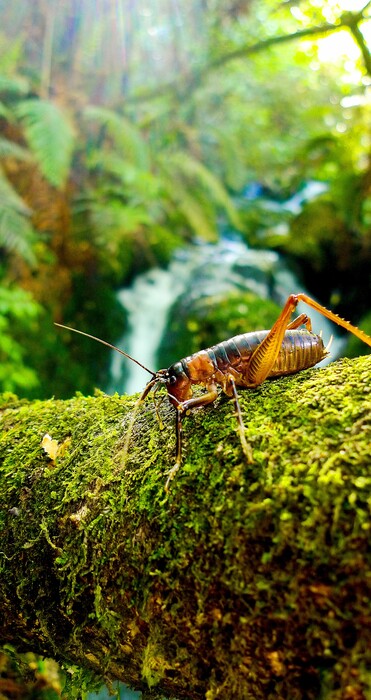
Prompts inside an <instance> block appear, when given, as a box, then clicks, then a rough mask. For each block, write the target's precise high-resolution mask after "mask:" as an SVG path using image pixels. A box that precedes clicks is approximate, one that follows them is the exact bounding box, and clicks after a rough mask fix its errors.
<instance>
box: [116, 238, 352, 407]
mask: <svg viewBox="0 0 371 700" xmlns="http://www.w3.org/2000/svg"><path fill="white" fill-rule="evenodd" d="M233 289H238V290H245V291H247V290H248V291H252V292H254V293H255V294H257V295H258V296H260V297H262V298H263V299H267V298H271V299H274V300H275V301H276V302H277V303H278V304H280V305H281V306H282V305H283V304H284V302H285V301H286V299H287V297H288V296H289V294H291V293H293V292H294V293H295V292H302V291H305V290H304V289H303V288H302V285H300V284H299V283H298V280H297V279H296V278H295V276H294V275H293V274H292V273H291V272H290V271H289V270H288V269H287V267H286V266H285V264H284V262H283V260H282V258H281V257H280V256H279V255H278V254H277V253H275V252H272V251H267V250H251V249H249V248H248V247H247V246H246V244H245V243H244V242H243V241H241V240H240V239H239V238H237V237H235V236H233V237H222V238H221V240H220V241H219V242H218V243H215V244H210V243H199V244H197V245H192V246H189V247H188V248H185V249H182V250H179V251H178V252H177V253H176V254H175V255H174V258H173V260H172V261H171V263H170V264H169V266H168V268H167V269H166V270H163V269H160V268H155V269H152V270H150V271H148V272H146V273H144V274H142V275H139V276H138V277H137V278H136V280H135V281H134V283H133V285H132V286H131V287H130V288H125V289H122V290H121V291H120V292H119V293H118V297H119V300H120V301H121V303H122V304H123V306H124V307H125V309H126V311H127V312H128V325H129V332H128V333H126V334H125V335H124V336H123V337H122V338H121V339H120V340H119V343H118V344H119V347H122V348H123V349H125V351H126V352H128V353H129V354H130V355H132V357H135V358H137V359H138V360H139V361H140V362H142V363H143V364H144V365H146V366H147V367H148V368H149V369H151V370H156V369H159V367H157V366H156V361H157V348H158V346H159V344H160V341H161V339H162V337H163V334H164V332H165V330H166V324H167V319H168V315H169V311H170V309H171V307H172V305H173V304H174V302H175V301H176V300H177V299H178V298H179V297H180V296H181V295H183V294H185V293H187V294H188V295H189V298H190V300H194V299H197V298H200V297H203V296H213V295H218V294H223V292H229V291H231V290H233ZM301 311H306V312H307V313H308V308H307V307H303V308H300V306H299V307H298V312H299V313H300V312H301ZM309 314H310V317H311V319H312V322H313V329H314V331H316V332H319V330H321V329H322V330H323V333H324V338H325V339H328V338H330V336H331V335H332V336H334V342H333V344H332V348H331V355H332V359H333V358H334V357H336V356H337V354H338V353H339V352H340V349H341V346H342V340H341V339H340V338H339V337H338V336H337V335H336V330H335V329H334V326H333V324H332V323H330V322H329V321H327V319H325V318H324V317H323V316H322V315H321V314H319V313H317V312H315V311H312V310H310V311H309ZM176 359H180V358H176V357H174V361H175V360H176ZM327 361H329V360H327ZM324 362H326V360H324ZM148 379H149V376H148V375H147V374H146V372H144V370H142V369H141V368H140V367H138V366H137V365H135V364H134V363H131V362H130V361H127V360H125V359H123V358H122V356H121V355H119V354H118V353H114V355H113V358H112V365H111V383H110V387H109V390H110V391H118V392H119V393H124V392H126V393H128V394H131V393H134V392H136V391H141V390H142V389H143V387H144V386H145V384H146V382H147V381H148Z"/></svg>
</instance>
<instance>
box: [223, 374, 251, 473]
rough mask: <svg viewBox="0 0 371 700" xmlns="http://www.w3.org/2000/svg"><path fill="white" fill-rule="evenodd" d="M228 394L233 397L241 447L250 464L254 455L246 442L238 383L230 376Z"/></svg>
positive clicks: (227, 387)
mask: <svg viewBox="0 0 371 700" xmlns="http://www.w3.org/2000/svg"><path fill="white" fill-rule="evenodd" d="M225 391H226V393H227V394H228V395H230V396H233V401H234V405H235V409H236V418H237V425H238V434H239V438H240V442H241V447H242V450H243V453H244V455H245V457H246V459H247V461H248V462H250V463H251V462H253V461H254V460H253V455H252V449H251V446H250V445H249V444H248V442H247V440H246V435H245V424H244V422H243V418H242V413H241V406H240V402H239V398H238V394H237V388H236V382H235V381H234V378H233V377H232V376H230V375H229V377H228V384H227V386H226V389H225Z"/></svg>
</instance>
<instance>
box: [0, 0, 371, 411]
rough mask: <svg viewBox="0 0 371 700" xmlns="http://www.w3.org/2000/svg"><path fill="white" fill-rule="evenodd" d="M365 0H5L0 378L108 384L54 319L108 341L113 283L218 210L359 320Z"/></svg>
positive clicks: (193, 234)
mask: <svg viewBox="0 0 371 700" xmlns="http://www.w3.org/2000/svg"><path fill="white" fill-rule="evenodd" d="M370 5H371V3H370V2H366V1H365V0H364V1H363V2H359V1H358V0H330V1H325V0H296V1H295V0H265V1H264V2H261V1H260V0H259V1H258V0H255V1H254V0H223V2H222V1H221V0H193V1H192V2H191V1H188V0H187V2H185V1H183V2H182V1H181V0H156V1H155V2H151V3H149V2H146V1H145V0H137V1H135V2H134V1H133V0H96V2H94V3H92V2H91V1H90V0H65V1H64V2H63V3H60V2H58V1H57V0H34V1H33V2H32V3H30V2H27V1H26V0H13V2H11V3H9V2H6V0H1V2H0V17H1V25H0V26H1V34H0V194H1V196H0V331H1V335H0V389H1V390H4V391H15V392H16V393H18V394H19V395H21V396H27V397H30V398H36V397H47V396H50V395H55V396H60V397H66V396H69V395H71V394H72V393H73V392H74V391H75V390H81V391H84V392H88V391H91V390H92V389H93V388H94V386H97V385H99V386H105V385H107V381H108V370H109V362H110V359H109V354H108V353H107V351H106V350H105V349H104V348H100V347H99V346H98V347H97V346H96V345H95V344H94V343H92V342H90V341H86V342H85V341H84V340H83V339H81V338H79V340H78V342H76V338H75V337H71V336H69V335H68V334H66V333H61V332H59V331H56V329H55V327H54V326H53V321H59V322H65V323H68V324H70V325H73V326H75V327H78V328H80V329H82V330H87V331H89V332H91V333H94V334H99V335H100V337H103V338H105V339H106V340H108V341H111V342H115V340H117V338H118V337H119V336H121V335H122V333H123V330H124V328H125V323H126V313H125V310H124V309H123V307H122V306H121V305H120V303H119V301H118V299H117V295H116V292H117V290H118V289H119V288H122V287H126V286H129V285H130V284H131V283H132V281H133V280H134V279H135V278H136V276H137V275H139V274H140V273H142V272H143V271H144V270H147V269H149V268H151V267H158V266H163V267H164V266H166V265H167V264H168V263H169V261H170V260H171V259H172V256H173V254H174V251H175V250H178V249H179V248H180V247H182V246H186V245H190V244H192V242H194V241H200V240H202V241H208V242H216V241H217V240H218V237H219V236H220V233H221V231H222V230H223V229H224V230H225V229H226V227H227V228H229V229H230V230H233V231H234V232H235V233H238V235H239V236H240V237H241V238H242V239H243V240H244V241H245V242H246V243H247V245H248V246H249V247H250V248H260V249H261V248H267V249H269V250H274V251H279V252H280V253H281V254H282V256H283V259H285V261H287V262H288V264H290V265H292V266H294V268H295V270H296V271H297V274H298V284H299V286H300V283H301V284H303V285H305V287H306V288H307V289H308V290H309V291H310V292H311V293H312V294H314V295H316V296H317V298H319V299H320V300H321V301H322V302H323V303H324V304H327V305H329V306H330V307H331V308H332V309H334V310H335V311H337V312H339V313H340V314H342V315H345V316H346V317H348V318H350V319H351V320H352V321H354V322H357V321H358V322H360V324H361V325H363V327H364V328H365V330H366V331H367V329H368V330H369V331H370V327H371V316H370V307H371V305H370V291H371V272H370V270H371V265H370V262H371V231H370V229H371V226H370V224H371V196H370V186H371V164H370V132H369V124H370V80H371V57H370V52H369V39H370V36H371V28H370V24H371V23H370V22H369V16H370ZM311 181H316V182H321V183H324V184H325V185H326V188H325V190H324V191H322V192H321V193H320V194H318V196H316V197H315V198H312V199H311V201H308V202H306V203H305V202H304V204H303V206H302V207H301V208H300V211H291V210H290V209H286V208H285V207H283V208H282V207H281V208H280V207H279V206H278V207H272V206H267V197H266V196H265V197H264V194H266V193H268V195H269V201H270V202H271V203H272V202H276V203H278V204H279V203H280V202H284V201H287V200H289V199H290V197H292V196H293V195H294V194H295V193H298V192H300V189H301V188H302V187H304V186H305V183H308V182H311ZM257 184H258V189H257V190H256V191H257V195H256V196H254V197H251V196H246V192H248V191H251V190H249V189H248V188H249V187H250V188H251V186H252V185H253V186H255V187H256V185H257ZM259 193H261V196H260V195H259ZM292 291H299V289H294V290H292ZM233 305H235V303H234V300H233V298H232V301H231V308H232V314H233V313H234V312H233ZM225 315H226V309H225V304H224V305H223V309H222V318H223V319H224V318H225ZM259 325H260V327H262V326H261V324H259V323H258V326H259ZM189 327H190V328H193V326H192V323H191V324H190V326H189ZM245 330H249V327H248V325H246V327H245ZM227 336H228V324H226V334H225V337H227ZM187 340H188V339H187ZM202 341H203V342H205V341H206V338H202ZM148 342H149V343H150V342H151V341H150V338H148ZM209 342H212V339H211V340H210V341H209ZM165 344H166V343H165ZM358 349H359V348H357V346H356V347H355V348H353V351H352V349H350V351H349V352H355V353H356V352H358ZM179 350H180V349H179ZM185 354H187V351H185ZM173 359H174V360H175V359H178V356H177V357H175V356H174V357H173Z"/></svg>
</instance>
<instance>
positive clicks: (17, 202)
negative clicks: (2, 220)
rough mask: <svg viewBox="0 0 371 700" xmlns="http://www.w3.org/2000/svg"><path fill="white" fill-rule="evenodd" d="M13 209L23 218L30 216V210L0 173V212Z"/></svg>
mask: <svg viewBox="0 0 371 700" xmlns="http://www.w3.org/2000/svg"><path fill="white" fill-rule="evenodd" d="M2 209H14V210H15V211H17V212H18V213H19V214H23V216H30V214H31V209H29V207H28V206H27V205H26V204H25V202H24V201H23V199H22V197H20V195H19V194H18V192H16V191H15V189H14V188H13V187H12V185H11V184H10V182H9V180H7V179H6V177H5V176H4V175H3V174H2V173H1V172H0V210H2Z"/></svg>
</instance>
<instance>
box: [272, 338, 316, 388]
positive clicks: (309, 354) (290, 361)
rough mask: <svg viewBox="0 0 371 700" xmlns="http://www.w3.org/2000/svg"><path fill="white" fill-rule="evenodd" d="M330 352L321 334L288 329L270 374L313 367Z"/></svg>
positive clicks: (292, 371) (277, 374)
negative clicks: (327, 350)
mask: <svg viewBox="0 0 371 700" xmlns="http://www.w3.org/2000/svg"><path fill="white" fill-rule="evenodd" d="M327 355H328V353H327V352H326V349H325V346H324V344H323V340H322V338H321V336H319V335H316V334H315V333H310V332H309V331H304V330H293V331H286V333H285V335H284V339H283V342H282V346H281V349H280V352H279V354H278V357H277V360H276V362H275V364H274V365H273V367H272V369H271V371H270V373H269V376H270V377H278V376H281V375H284V374H293V373H294V372H299V371H300V370H302V369H307V368H308V367H313V366H314V365H316V364H318V362H321V360H323V359H324V358H325V357H327Z"/></svg>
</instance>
